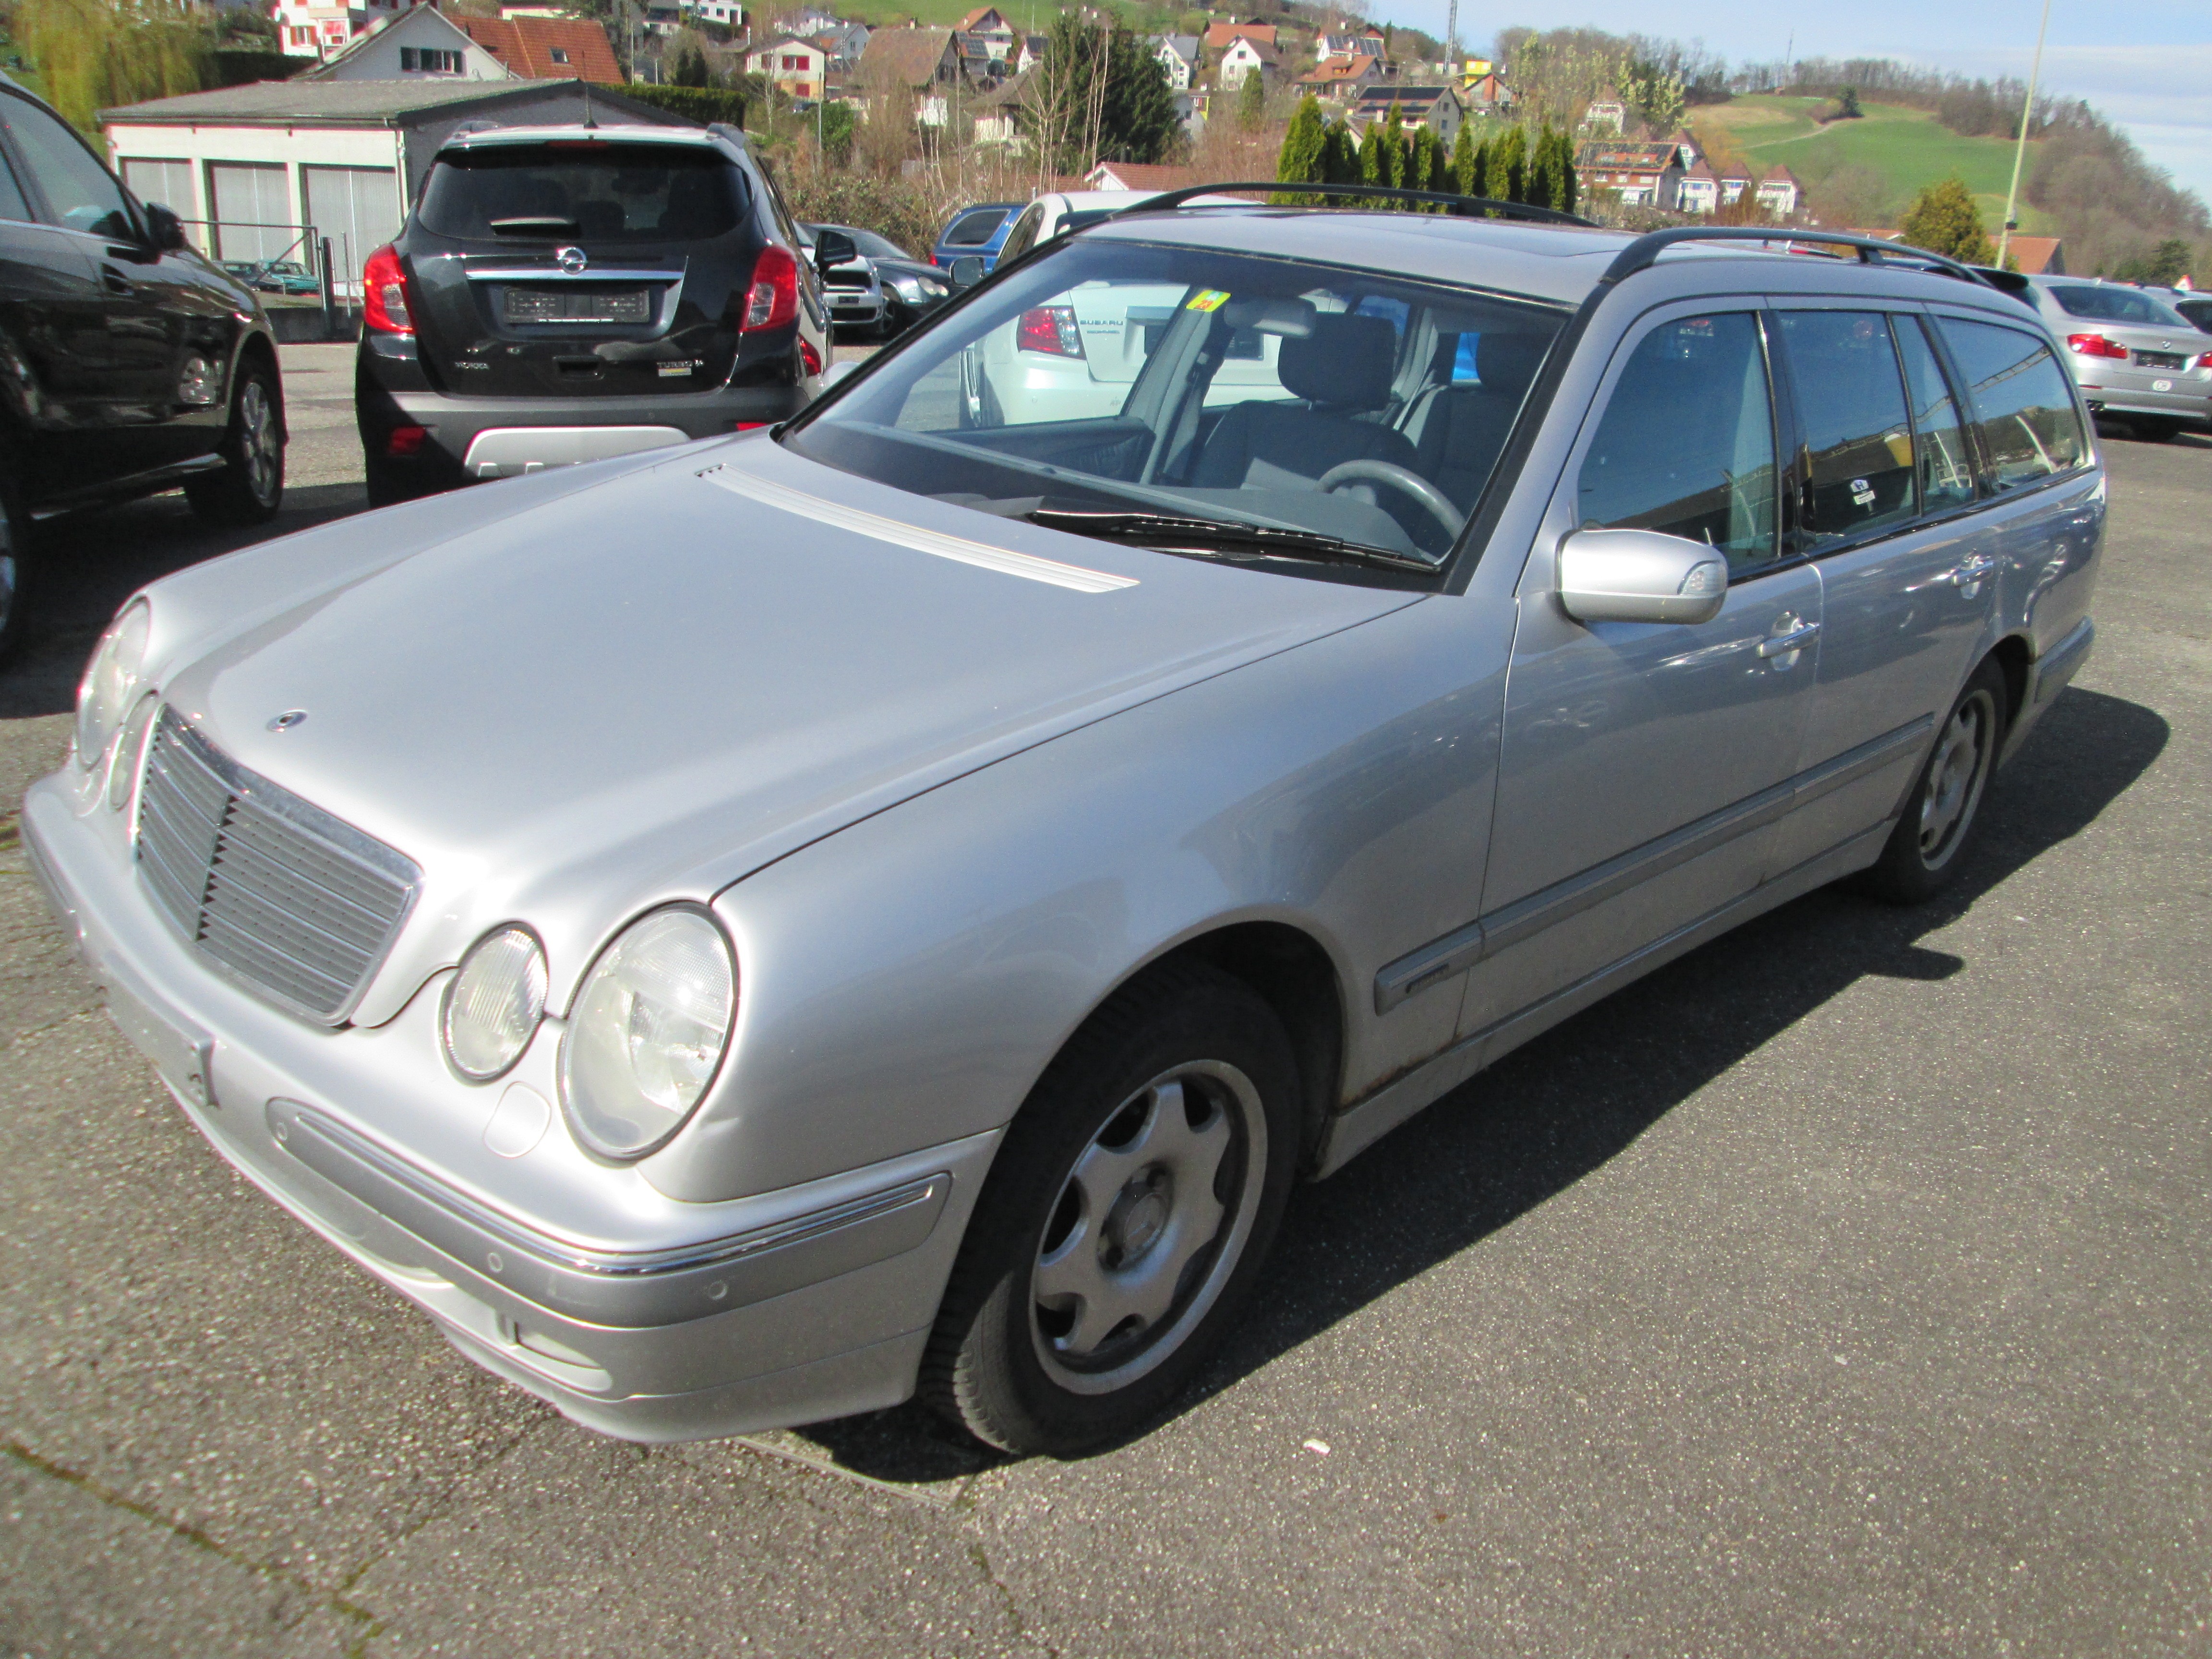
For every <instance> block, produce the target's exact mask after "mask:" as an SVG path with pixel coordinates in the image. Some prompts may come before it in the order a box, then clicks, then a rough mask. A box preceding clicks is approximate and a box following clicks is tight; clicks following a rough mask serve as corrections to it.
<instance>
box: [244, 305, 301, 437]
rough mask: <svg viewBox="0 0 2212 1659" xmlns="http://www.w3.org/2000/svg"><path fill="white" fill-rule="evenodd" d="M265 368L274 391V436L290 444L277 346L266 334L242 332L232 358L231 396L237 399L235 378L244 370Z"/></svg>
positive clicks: (290, 432)
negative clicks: (274, 388)
mask: <svg viewBox="0 0 2212 1659" xmlns="http://www.w3.org/2000/svg"><path fill="white" fill-rule="evenodd" d="M248 368H265V369H267V370H268V371H269V376H270V380H271V381H272V382H273V383H274V384H275V386H276V436H277V438H278V439H279V440H280V441H283V442H285V443H289V442H290V441H292V430H291V428H290V427H289V425H288V424H287V423H286V422H285V419H284V365H283V360H282V359H281V358H279V357H278V356H277V355H276V342H275V341H274V340H272V339H270V337H269V335H268V333H267V332H266V331H264V330H262V329H258V328H249V329H246V330H245V331H243V332H242V334H241V335H240V338H239V342H238V349H237V351H236V352H235V353H234V355H233V356H232V358H231V365H230V385H231V395H232V396H233V397H235V396H237V395H238V377H239V376H240V374H244V373H245V372H246V369H248Z"/></svg>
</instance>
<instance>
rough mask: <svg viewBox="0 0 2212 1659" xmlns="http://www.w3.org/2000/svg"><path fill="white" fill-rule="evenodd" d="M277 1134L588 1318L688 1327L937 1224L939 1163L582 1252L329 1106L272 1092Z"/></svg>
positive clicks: (462, 1259) (847, 1267)
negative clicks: (750, 1224) (910, 1175)
mask: <svg viewBox="0 0 2212 1659" xmlns="http://www.w3.org/2000/svg"><path fill="white" fill-rule="evenodd" d="M267 1115H268V1120H269V1132H270V1134H271V1135H272V1136H273V1137H274V1138H275V1139H276V1144H277V1145H278V1146H282V1147H283V1149H284V1150H285V1151H286V1152H289V1153H290V1154H291V1156H292V1157H293V1158H296V1159H297V1160H299V1162H300V1163H301V1164H305V1165H306V1166H307V1168H308V1169H310V1170H313V1171H314V1172H315V1173H316V1174H317V1175H319V1176H321V1177H322V1178H323V1179H324V1180H325V1181H327V1182H330V1183H331V1185H332V1186H334V1187H336V1188H338V1189H339V1190H340V1191H342V1192H344V1193H346V1194H349V1196H351V1197H353V1198H355V1199H357V1200H360V1201H361V1202H362V1203H363V1204H365V1205H367V1206H368V1207H369V1208H370V1209H372V1210H374V1211H375V1212H377V1213H378V1214H380V1215H381V1216H383V1217H384V1218H386V1219H387V1220H388V1221H390V1222H392V1224H393V1225H395V1226H398V1227H400V1228H403V1229H404V1230H405V1231H407V1232H409V1233H411V1234H413V1235H414V1236H415V1237H416V1238H419V1239H421V1240H422V1242H423V1243H426V1244H428V1245H429V1246H430V1247H431V1248H433V1249H436V1250H438V1251H440V1252H441V1253H442V1254H444V1255H447V1256H450V1257H451V1258H453V1260H454V1261H457V1262H459V1263H461V1264H462V1265H463V1266H465V1267H468V1268H470V1269H471V1270H472V1271H474V1272H476V1273H483V1274H484V1275H486V1276H487V1277H489V1279H492V1280H494V1281H495V1283H497V1284H499V1285H503V1286H505V1287H506V1288H507V1290H508V1291H512V1292H513V1294H514V1295H516V1296H518V1297H521V1298H523V1299H524V1300H525V1301H527V1302H530V1303H532V1304H536V1305H537V1306H538V1307H541V1308H544V1309H545V1310H547V1311H549V1312H551V1313H555V1314H558V1315H560V1316H562V1317H563V1318H566V1319H573V1320H576V1321H579V1322H582V1323H585V1324H591V1325H609V1326H617V1327H625V1328H642V1327H647V1326H654V1325H675V1324H681V1323H682V1322H684V1321H686V1320H692V1319H704V1318H706V1317H708V1316H710V1315H713V1314H719V1313H726V1312H728V1311H729V1310H731V1309H732V1308H740V1307H744V1306H745V1305H747V1304H750V1303H755V1302H763V1301H766V1300H767V1299H768V1298H769V1297H774V1296H781V1295H782V1294H784V1293H785V1292H786V1291H795V1290H798V1289H800V1288H801V1287H803V1286H805V1285H813V1284H818V1283H820V1282H821V1281H822V1280H823V1279H834V1278H836V1277H837V1276H838V1275H839V1274H841V1273H851V1272H853V1271H854V1270H855V1269H856V1268H860V1267H867V1266H869V1265H870V1264H871V1263H873V1262H877V1261H885V1260H887V1259H889V1258H890V1257H891V1256H895V1255H903V1254H904V1253H905V1252H906V1251H908V1250H911V1249H915V1248H916V1247H918V1246H919V1245H920V1244H921V1243H922V1242H923V1241H924V1240H926V1239H927V1237H929V1236H930V1234H931V1233H932V1232H933V1231H934V1230H935V1228H936V1226H937V1220H938V1217H939V1214H940V1213H941V1212H943V1210H944V1208H945V1198H946V1196H947V1194H950V1193H951V1190H952V1177H951V1175H949V1174H947V1173H944V1172H942V1171H940V1172H939V1173H938V1174H936V1175H932V1176H924V1177H923V1178H922V1179H921V1180H919V1181H911V1182H906V1183H905V1184H903V1185H902V1186H898V1187H893V1188H889V1189H887V1190H885V1191H884V1192H880V1193H872V1194H869V1195H867V1196H866V1197H865V1198H860V1199H855V1200H852V1201H850V1202H849V1203H845V1204H840V1205H836V1206H832V1207H831V1208H829V1209H826V1210H818V1211H817V1212H814V1213H813V1214H811V1215H806V1216H799V1217H797V1218H793V1219H792V1220H790V1221H787V1222H783V1223H781V1224H779V1225H775V1226H771V1227H763V1228H760V1229H757V1230H756V1231H752V1232H747V1233H738V1234H735V1235H733V1236H732V1237H726V1238H719V1239H712V1240H708V1241H705V1242H703V1243H697V1244H691V1245H686V1246H684V1247H681V1248H679V1249H669V1250H656V1251H643V1252H615V1251H599V1250H588V1249H579V1248H578V1247H576V1246H574V1245H569V1244H564V1243H562V1242H561V1241H560V1240H558V1239H556V1238H553V1237H549V1236H548V1235H545V1234H543V1233H539V1232H537V1231H534V1230H532V1229H531V1228H528V1227H526V1226H524V1225H521V1224H520V1223H518V1222H515V1221H513V1220H511V1219H509V1218H507V1217H504V1216H501V1215H499V1214H497V1213H496V1212H494V1211H492V1210H490V1209H489V1208H487V1207H485V1206H483V1205H481V1204H478V1203H477V1202H476V1201H475V1200H471V1199H470V1198H467V1197H465V1196H464V1195H463V1194H460V1193H458V1192H455V1191H454V1190H453V1189H452V1188H449V1187H447V1185H445V1183H444V1182H440V1181H438V1180H437V1179H435V1177H433V1176H429V1175H428V1174H426V1173H425V1172H423V1171H422V1170H418V1169H416V1168H415V1167H414V1166H413V1165H411V1164H408V1163H407V1162H405V1161H404V1159H402V1158H398V1157H397V1156H395V1155H394V1154H392V1152H387V1151H386V1150H385V1149H384V1148H383V1147H381V1146H377V1145H376V1144H375V1143H374V1142H373V1141H371V1140H369V1139H367V1138H366V1137H364V1136H362V1135H360V1134H357V1133H355V1132H354V1131H353V1130H351V1129H349V1128H348V1127H345V1126H344V1125H343V1124H342V1123H340V1122H338V1121H337V1120H336V1119H335V1118H333V1117H331V1116H330V1115H328V1114H326V1113H323V1112H319V1111H317V1110H315V1109H313V1107H311V1106H303V1105H301V1103H299V1102H297V1101H292V1100H281V1099H280V1100H271V1101H270V1103H269V1105H268V1113H267Z"/></svg>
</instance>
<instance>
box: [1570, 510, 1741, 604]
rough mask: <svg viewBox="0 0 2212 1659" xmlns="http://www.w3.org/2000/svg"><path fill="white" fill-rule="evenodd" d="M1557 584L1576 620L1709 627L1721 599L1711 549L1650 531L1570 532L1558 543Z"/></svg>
mask: <svg viewBox="0 0 2212 1659" xmlns="http://www.w3.org/2000/svg"><path fill="white" fill-rule="evenodd" d="M1727 600H1728V560H1727V558H1726V557H1725V556H1723V554H1722V552H1721V550H1719V549H1718V548H1717V547H1712V546H1710V545H1708V544H1705V543H1704V542H1692V541H1686V540H1684V539H1683V538H1681V537H1680V536H1665V535H1662V534H1661V533H1660V532H1657V531H1656V530H1577V531H1576V532H1574V533H1573V534H1572V535H1571V536H1567V537H1565V538H1562V539H1561V540H1560V543H1559V604H1560V605H1562V606H1563V607H1564V608H1565V611H1566V613H1567V614H1568V615H1569V616H1570V617H1573V618H1574V619H1575V620H1576V621H1577V622H1584V623H1593V622H1642V623H1702V622H1711V620H1712V619H1713V618H1714V617H1717V616H1718V615H1719V614H1720V610H1721V606H1722V605H1724V604H1725V603H1727Z"/></svg>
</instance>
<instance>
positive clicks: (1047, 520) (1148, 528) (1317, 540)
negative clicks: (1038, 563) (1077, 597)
mask: <svg viewBox="0 0 2212 1659" xmlns="http://www.w3.org/2000/svg"><path fill="white" fill-rule="evenodd" d="M1021 516H1022V517H1023V518H1025V519H1027V520H1029V521H1030V523H1031V524H1041V525H1042V526H1044V527H1045V528H1046V529H1048V530H1065V531H1067V532H1070V533H1071V534H1073V535H1077V536H1095V537H1097V538H1099V539H1100V540H1102V541H1111V542H1142V543H1143V544H1145V545H1146V546H1147V547H1157V548H1159V549H1161V550H1164V551H1167V552H1176V553H1185V552H1187V553H1197V554H1200V555H1208V556H1226V557H1230V558H1235V557H1236V556H1237V555H1238V554H1240V553H1242V554H1243V555H1244V556H1248V557H1257V558H1269V559H1304V560H1308V561H1310V562H1316V563H1320V564H1365V565H1375V566H1378V567H1380V568H1383V569H1385V570H1414V571H1419V573H1420V574H1423V575H1434V574H1436V572H1437V565H1436V564H1435V563H1434V562H1432V561H1431V560H1428V559H1425V558H1422V557H1420V556H1419V555H1416V554H1411V553H1393V552H1391V551H1390V550H1389V549H1388V548H1383V547H1370V546H1368V545H1367V544H1365V543H1364V542H1348V541H1346V540H1345V539H1344V538H1342V537H1340V536H1325V535H1323V534H1322V532H1319V531H1317V530H1293V529H1289V528H1284V527H1278V526H1273V525H1264V524H1242V523H1238V522H1237V521H1236V520H1228V519H1196V518H1186V517H1183V516H1181V515H1179V514H1176V513H1120V512H1111V513H1094V512H1085V511H1081V510H1079V509H1077V508H1073V507H1038V508H1036V510H1035V511H1033V512H1030V513H1023V514H1022V515H1021Z"/></svg>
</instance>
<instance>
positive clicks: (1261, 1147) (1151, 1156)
mask: <svg viewBox="0 0 2212 1659" xmlns="http://www.w3.org/2000/svg"><path fill="white" fill-rule="evenodd" d="M1298 1099H1299V1092H1298V1080H1297V1065H1296V1062H1295V1061H1294V1060H1293V1059H1292V1057H1291V1046H1290V1040H1289V1039H1288V1038H1287V1037H1286V1036H1285V1035H1284V1032H1283V1028H1282V1024H1281V1022H1280V1021H1279V1020H1278V1019H1277V1018H1275V1014H1274V1012H1273V1010H1272V1009H1270V1008H1269V1007H1268V1006H1267V1004H1266V1003H1265V1002H1263V1001H1261V1000H1260V998H1259V997H1258V996H1257V995H1255V994H1254V993H1253V992H1252V991H1251V989H1250V988H1249V987H1247V986H1245V985H1243V983H1241V982H1240V981H1237V980H1234V979H1231V978H1230V977H1229V976H1228V975H1225V974H1222V973H1219V972H1218V971H1216V970H1214V969H1211V968H1206V967H1202V966H1198V965H1194V964H1192V965H1182V964H1177V965H1175V966H1171V967H1169V968H1167V969H1162V970H1161V971H1159V972H1158V973H1155V974H1152V975H1147V976H1146V978H1145V979H1144V980H1142V981H1139V983H1138V984H1136V985H1134V986H1133V987H1129V988H1128V989H1127V990H1125V991H1123V992H1122V993H1121V994H1119V995H1117V996H1115V998H1114V999H1113V1000H1110V1001H1109V1002H1108V1003H1107V1004H1106V1006H1104V1007H1103V1008H1101V1009H1100V1010H1099V1011H1098V1012H1097V1014H1096V1015H1094V1016H1093V1017H1092V1018H1091V1021H1090V1023H1089V1024H1086V1025H1085V1027H1084V1028H1083V1030H1081V1031H1080V1032H1079V1033H1078V1034H1077V1036H1075V1037H1074V1039H1073V1041H1072V1042H1069V1044H1068V1045H1067V1047H1066V1049H1065V1050H1063V1051H1062V1052H1061V1054H1060V1056H1059V1057H1058V1058H1057V1059H1056V1060H1054V1061H1053V1063H1052V1065H1051V1066H1050V1067H1049V1068H1048V1070H1047V1071H1046V1073H1045V1074H1044V1076H1043V1077H1042V1079H1039V1080H1038V1082H1037V1085H1036V1088H1035V1089H1034V1090H1032V1091H1030V1097H1029V1099H1028V1100H1027V1101H1026V1102H1025V1103H1024V1105H1023V1107H1022V1109H1021V1111H1020V1113H1019V1114H1018V1115H1017V1116H1016V1117H1015V1119H1014V1121H1013V1126H1012V1128H1010V1129H1009V1130H1008V1131H1007V1133H1006V1142H1005V1144H1004V1145H1003V1146H1001V1147H1000V1151H999V1155H998V1158H997V1161H996V1162H995V1164H994V1165H993V1167H992V1170H991V1174H990V1177H989V1179H988V1180H987V1182H985V1183H984V1187H983V1192H982V1195H981V1197H980V1198H979V1199H978V1200H977V1201H976V1206H975V1214H974V1216H973V1217H972V1218H970V1220H969V1224H968V1233H967V1237H966V1238H965V1239H964V1240H963V1243H962V1244H961V1247H960V1255H959V1258H958V1260H957V1261H956V1262H955V1264H954V1266H953V1269H952V1276H951V1282H950V1284H949V1285H947V1287H946V1289H945V1301H944V1304H943V1305H942V1307H941V1308H940V1309H939V1313H938V1316H937V1324H936V1328H935V1329H934V1330H933V1332H932V1333H931V1335H930V1340H929V1347H928V1351H927V1354H926V1355H925V1357H924V1358H923V1360H922V1366H921V1397H922V1398H923V1399H924V1400H925V1401H927V1402H928V1404H930V1405H931V1406H932V1407H934V1408H935V1409H936V1410H938V1411H939V1412H940V1413H943V1414H944V1415H945V1416H946V1417H948V1418H950V1419H951V1420H952V1421H953V1422H955V1423H957V1424H959V1425H961V1426H962V1427H963V1428H965V1429H966V1430H967V1431H969V1433H970V1434H973V1435H974V1436H975V1437H976V1438H977V1439H979V1440H981V1441H983V1442H985V1443H987V1444H989V1445H993V1446H996V1447H998V1448H1000V1449H1001V1450H1005V1451H1011V1452H1048V1453H1062V1454H1064V1453H1070V1452H1078V1451H1081V1450H1084V1449H1086V1448H1089V1447H1092V1446H1096V1445H1098V1444H1100V1443H1103V1442H1106V1441H1109V1440H1113V1439H1116V1438H1119V1437H1122V1436H1125V1435H1127V1434H1128V1433H1130V1432H1132V1431H1134V1430H1136V1429H1138V1428H1139V1427H1141V1426H1142V1425H1145V1424H1146V1423H1147V1422H1148V1421H1150V1420H1151V1419H1152V1418H1153V1417H1154V1416H1156V1415H1157V1414H1158V1413H1159V1412H1160V1411H1162V1410H1163V1409H1164V1408H1165V1407H1167V1406H1169V1405H1170V1404H1171V1403H1172V1402H1173V1401H1174V1400H1175V1398H1176V1395H1179V1394H1180V1393H1181V1392H1182V1389H1183V1388H1184V1387H1185V1386H1186V1385H1187V1384H1188V1383H1189V1381H1190V1378H1191V1376H1192V1373H1193V1372H1194V1370H1196V1369H1197V1367H1198V1366H1199V1365H1200V1364H1201V1363H1203V1361H1204V1360H1205V1358H1206V1355H1207V1354H1208V1352H1210V1351H1211V1350H1212V1347H1213V1346H1214V1345H1215V1344H1216V1343H1217V1342H1218V1340H1219V1339H1220V1336H1221V1334H1222V1332H1223V1331H1224V1330H1225V1329H1226V1328H1228V1327H1229V1325H1230V1324H1231V1322H1233V1321H1234V1320H1235V1318H1236V1317H1237V1313H1238V1311H1239V1310H1240V1308H1241V1306H1242V1304H1243V1301H1244V1299H1245V1297H1247V1296H1249V1294H1250V1291H1251V1287H1252V1283H1253V1280H1254V1279H1255V1277H1256V1276H1257V1274H1258V1273H1259V1271H1260V1267H1261V1263H1262V1262H1263V1261H1264V1260H1265V1259H1266V1256H1267V1248H1268V1246H1269V1245H1270V1244H1271V1243H1273V1239H1274V1235H1275V1229H1276V1227H1277V1225H1279V1222H1280V1221H1281V1219H1282V1213H1283V1205H1284V1202H1285V1199H1286V1198H1287V1196H1288V1194H1289V1192H1290V1188H1291V1180H1292V1177H1293V1176H1294V1175H1295V1173H1296V1170H1297V1158H1298V1144H1297V1142H1298V1126H1299V1121H1300V1113H1299V1108H1298ZM1209 1170H1210V1176H1208V1175H1207V1173H1206V1172H1207V1171H1209ZM1178 1172H1180V1173H1182V1174H1183V1175H1184V1176H1187V1177H1188V1179H1186V1180H1184V1181H1183V1182H1181V1183H1178V1182H1177V1181H1176V1175H1177V1173H1178ZM1108 1194H1110V1202H1109V1201H1108V1199H1107V1195H1108ZM1209 1229H1210V1231H1209ZM1055 1280H1057V1281H1058V1282H1060V1283H1064V1284H1073V1283H1091V1284H1095V1285H1097V1286H1098V1294H1097V1298H1096V1300H1097V1306H1096V1307H1094V1306H1093V1304H1092V1299H1091V1298H1090V1297H1085V1296H1082V1295H1080V1294H1073V1293H1069V1292H1066V1291H1060V1290H1056V1289H1054V1283H1055ZM1139 1304H1144V1305H1152V1306H1157V1307H1158V1308H1159V1310H1160V1311H1159V1313H1158V1315H1157V1316H1155V1317H1153V1318H1152V1319H1151V1320H1150V1322H1145V1316H1144V1315H1143V1314H1141V1313H1139V1312H1136V1311H1133V1309H1134V1308H1135V1307H1137V1306H1138V1305H1139ZM1125 1310H1130V1311H1125Z"/></svg>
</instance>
